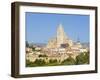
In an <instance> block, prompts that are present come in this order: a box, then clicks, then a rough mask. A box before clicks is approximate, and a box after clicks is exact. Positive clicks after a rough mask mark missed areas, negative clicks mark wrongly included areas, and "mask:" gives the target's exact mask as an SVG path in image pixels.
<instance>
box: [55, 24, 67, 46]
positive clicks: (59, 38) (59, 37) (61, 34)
mask: <svg viewBox="0 0 100 80" xmlns="http://www.w3.org/2000/svg"><path fill="white" fill-rule="evenodd" d="M66 39H67V37H66V35H65V32H64V29H63V26H62V24H59V26H58V28H57V47H60V46H61V44H64V43H65V42H66Z"/></svg>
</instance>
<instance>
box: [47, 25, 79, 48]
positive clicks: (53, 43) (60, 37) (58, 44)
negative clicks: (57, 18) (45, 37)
mask: <svg viewBox="0 0 100 80" xmlns="http://www.w3.org/2000/svg"><path fill="white" fill-rule="evenodd" d="M74 46H76V44H74V42H73V41H72V40H71V39H69V38H68V36H67V35H66V33H65V32H64V29H63V26H62V24H60V25H59V26H58V28H57V33H56V37H55V38H53V39H51V40H49V41H48V44H47V48H68V47H74ZM77 47H81V44H80V43H79V42H78V43H77Z"/></svg>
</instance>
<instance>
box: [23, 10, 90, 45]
mask: <svg viewBox="0 0 100 80" xmlns="http://www.w3.org/2000/svg"><path fill="white" fill-rule="evenodd" d="M25 18H26V19H25V20H26V41H28V42H33V43H47V42H48V40H49V39H51V38H53V37H55V36H56V31H57V27H58V25H59V24H62V25H63V28H64V31H65V33H66V35H67V36H68V37H69V38H70V39H72V40H73V41H77V39H78V38H79V40H80V42H89V15H74V14H50V13H31V12H26V15H25Z"/></svg>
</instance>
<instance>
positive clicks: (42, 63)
mask: <svg viewBox="0 0 100 80" xmlns="http://www.w3.org/2000/svg"><path fill="white" fill-rule="evenodd" d="M34 64H36V65H37V66H43V65H45V64H46V62H45V60H43V59H36V60H35V61H34Z"/></svg>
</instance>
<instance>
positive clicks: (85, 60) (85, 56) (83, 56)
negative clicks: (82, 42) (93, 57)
mask: <svg viewBox="0 0 100 80" xmlns="http://www.w3.org/2000/svg"><path fill="white" fill-rule="evenodd" d="M76 64H89V52H84V53H80V55H78V56H77V57H76Z"/></svg>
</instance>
